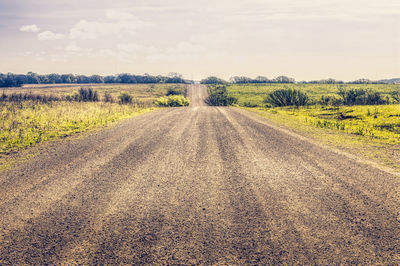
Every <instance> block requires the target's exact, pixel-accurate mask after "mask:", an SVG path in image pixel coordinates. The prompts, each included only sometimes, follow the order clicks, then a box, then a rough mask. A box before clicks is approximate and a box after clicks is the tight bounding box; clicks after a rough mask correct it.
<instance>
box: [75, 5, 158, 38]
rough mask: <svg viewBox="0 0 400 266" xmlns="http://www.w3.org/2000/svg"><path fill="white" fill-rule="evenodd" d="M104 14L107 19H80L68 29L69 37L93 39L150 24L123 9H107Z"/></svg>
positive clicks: (124, 32)
mask: <svg viewBox="0 0 400 266" xmlns="http://www.w3.org/2000/svg"><path fill="white" fill-rule="evenodd" d="M105 15H106V19H107V20H108V21H88V20H85V19H82V20H80V21H79V22H78V23H76V24H75V26H74V27H73V28H71V29H70V34H69V37H70V38H71V39H81V40H94V39H97V38H99V37H104V36H108V35H120V34H132V33H134V32H135V31H136V30H137V29H139V28H141V27H144V26H149V25H151V23H149V22H144V21H142V20H140V19H139V18H137V17H135V16H133V15H132V14H130V13H128V12H124V11H118V10H113V9H108V10H106V14H105Z"/></svg>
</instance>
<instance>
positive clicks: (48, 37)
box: [38, 30, 66, 41]
mask: <svg viewBox="0 0 400 266" xmlns="http://www.w3.org/2000/svg"><path fill="white" fill-rule="evenodd" d="M65 37H66V36H65V35H64V34H61V33H53V32H51V31H48V30H46V31H43V32H41V33H39V34H38V39H39V41H54V40H61V39H65Z"/></svg>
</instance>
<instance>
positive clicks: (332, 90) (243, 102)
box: [227, 83, 400, 107]
mask: <svg viewBox="0 0 400 266" xmlns="http://www.w3.org/2000/svg"><path fill="white" fill-rule="evenodd" d="M288 88H291V89H295V90H299V91H301V92H303V93H306V94H307V95H308V96H309V97H310V100H311V102H317V101H319V100H320V99H321V97H322V96H324V97H329V96H330V97H338V94H337V93H338V91H339V88H343V89H346V90H347V89H364V90H369V89H371V90H374V91H377V92H379V93H381V94H382V96H383V97H389V99H390V100H391V101H393V100H394V99H393V96H392V93H393V92H395V91H399V90H400V86H399V85H396V84H278V83H268V84H232V85H229V86H227V91H228V94H229V95H230V96H233V97H236V98H237V99H238V105H239V106H243V107H246V106H259V107H264V106H265V103H264V99H265V98H266V97H267V96H268V94H269V93H271V92H273V91H275V90H280V89H288Z"/></svg>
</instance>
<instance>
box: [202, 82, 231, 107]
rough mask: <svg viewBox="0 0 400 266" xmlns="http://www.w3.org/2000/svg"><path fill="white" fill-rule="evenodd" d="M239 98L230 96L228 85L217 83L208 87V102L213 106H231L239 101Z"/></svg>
mask: <svg viewBox="0 0 400 266" xmlns="http://www.w3.org/2000/svg"><path fill="white" fill-rule="evenodd" d="M237 101H238V100H237V98H235V97H233V96H229V95H228V92H227V90H226V86H221V85H216V86H209V87H208V97H207V99H206V103H207V104H208V105H213V106H229V105H233V104H236V103H237Z"/></svg>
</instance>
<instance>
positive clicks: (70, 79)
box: [61, 74, 76, 84]
mask: <svg viewBox="0 0 400 266" xmlns="http://www.w3.org/2000/svg"><path fill="white" fill-rule="evenodd" d="M61 82H62V83H66V84H69V83H76V78H75V76H74V75H72V74H62V75H61Z"/></svg>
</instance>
